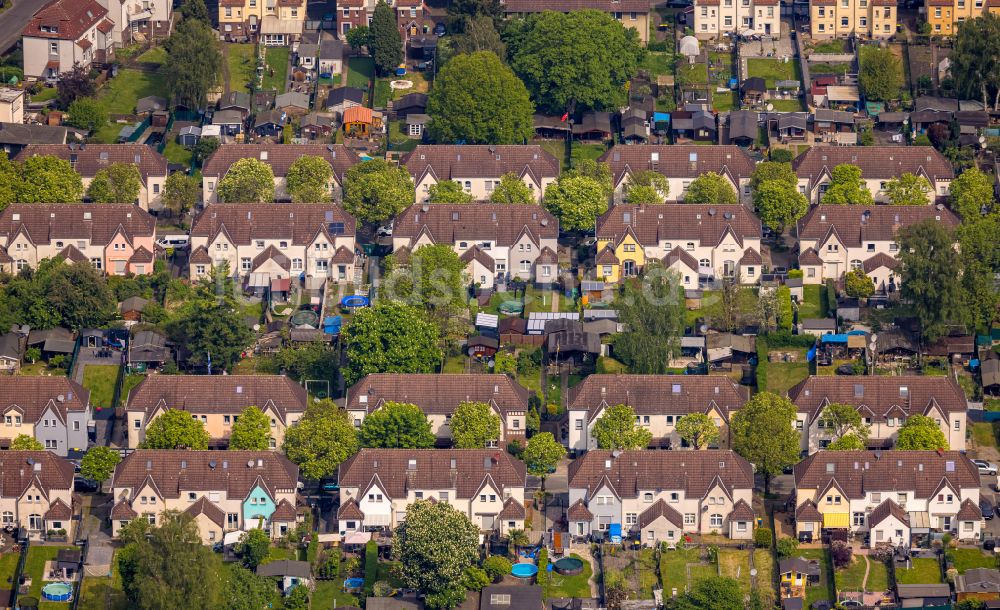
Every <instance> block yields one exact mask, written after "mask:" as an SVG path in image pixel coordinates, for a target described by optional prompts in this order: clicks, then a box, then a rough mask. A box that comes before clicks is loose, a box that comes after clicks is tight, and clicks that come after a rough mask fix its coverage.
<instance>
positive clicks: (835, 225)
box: [798, 205, 959, 248]
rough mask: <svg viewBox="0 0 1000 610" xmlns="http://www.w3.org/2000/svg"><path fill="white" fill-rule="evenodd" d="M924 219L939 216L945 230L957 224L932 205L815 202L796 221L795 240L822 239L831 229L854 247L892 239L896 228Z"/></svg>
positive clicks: (944, 210)
mask: <svg viewBox="0 0 1000 610" xmlns="http://www.w3.org/2000/svg"><path fill="white" fill-rule="evenodd" d="M928 219H930V220H935V219H939V220H940V222H942V223H943V224H944V226H945V227H946V228H947V229H953V228H955V227H957V226H958V223H959V221H958V217H957V216H955V214H953V213H952V212H951V210H948V209H938V208H937V206H933V205H873V206H861V205H818V206H815V207H813V208H812V209H811V210H809V212H808V213H806V215H805V216H803V217H802V219H801V220H799V222H798V234H799V239H816V240H823V239H825V238H826V236H827V235H828V234H829V233H830V231H831V229H835V230H836V232H837V235H838V236H839V238H840V239H841V240H842V241H843V242H845V243H844V245H845V246H848V247H854V248H857V247H860V246H861V244H862V243H864V242H869V241H893V240H894V239H895V237H896V233H897V232H898V231H899V229H901V228H904V227H908V226H911V225H915V224H919V223H920V222H923V221H925V220H928ZM821 245H822V242H821Z"/></svg>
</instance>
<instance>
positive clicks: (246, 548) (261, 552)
mask: <svg viewBox="0 0 1000 610" xmlns="http://www.w3.org/2000/svg"><path fill="white" fill-rule="evenodd" d="M235 550H236V552H237V553H239V554H240V559H242V561H243V565H244V566H246V568H247V569H248V570H256V569H257V566H258V565H260V564H261V562H263V561H264V560H265V559H267V556H268V555H269V554H270V553H271V537H270V536H269V535H268V533H267V530H265V529H261V528H259V527H253V528H251V529H249V530H248V531H246V532H244V533H243V535H242V536H240V541H239V542H237V543H236V548H235Z"/></svg>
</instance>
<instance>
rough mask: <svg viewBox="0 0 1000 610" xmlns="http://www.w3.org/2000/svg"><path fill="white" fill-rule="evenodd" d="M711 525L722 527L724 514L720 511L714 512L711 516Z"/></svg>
mask: <svg viewBox="0 0 1000 610" xmlns="http://www.w3.org/2000/svg"><path fill="white" fill-rule="evenodd" d="M710 525H711V526H712V527H722V515H720V514H719V513H713V514H712V516H711V518H710Z"/></svg>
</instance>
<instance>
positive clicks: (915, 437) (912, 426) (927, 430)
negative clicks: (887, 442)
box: [896, 414, 948, 451]
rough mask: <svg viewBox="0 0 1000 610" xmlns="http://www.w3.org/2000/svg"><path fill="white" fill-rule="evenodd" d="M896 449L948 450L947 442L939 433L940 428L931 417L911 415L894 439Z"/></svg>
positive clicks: (941, 433)
mask: <svg viewBox="0 0 1000 610" xmlns="http://www.w3.org/2000/svg"><path fill="white" fill-rule="evenodd" d="M896 449H899V450H906V449H911V450H912V449H915V450H923V451H934V450H936V449H945V450H947V449H948V440H947V439H946V438H945V437H944V432H942V431H941V426H939V425H938V423H937V421H935V420H934V418H933V417H928V416H926V415H916V414H914V415H911V416H910V417H909V418H908V419H907V420H906V423H904V424H903V427H902V428H900V429H899V435H898V436H897V437H896Z"/></svg>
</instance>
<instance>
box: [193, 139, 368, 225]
mask: <svg viewBox="0 0 1000 610" xmlns="http://www.w3.org/2000/svg"><path fill="white" fill-rule="evenodd" d="M223 148H226V147H225V146H223ZM220 150H222V149H220ZM332 222H342V223H344V235H354V233H355V232H356V230H357V222H356V221H355V220H354V217H353V216H351V215H349V214H348V213H347V212H345V211H344V209H343V208H341V207H340V206H338V205H335V204H332V203H331V204H312V203H285V204H281V205H275V204H273V203H213V204H212V205H210V206H207V207H206V208H205V210H204V211H203V212H202V213H201V214H199V215H198V217H197V218H195V220H194V224H193V225H192V227H191V237H207V238H208V239H209V240H210V241H211V240H212V238H214V237H215V236H216V235H218V233H219V231H222V230H225V231H226V232H227V234H228V235H229V238H230V239H232V240H233V241H235V243H236V244H237V245H248V244H250V243H252V242H253V240H255V239H287V240H289V241H291V243H293V244H309V243H311V242H312V240H313V239H315V237H316V236H317V235H318V234H319V233H320V232H321V231H322V232H325V233H326V234H327V235H328V236H330V237H329V238H331V239H332V237H334V236H332V235H331V234H330V227H329V225H330V223H332Z"/></svg>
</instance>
